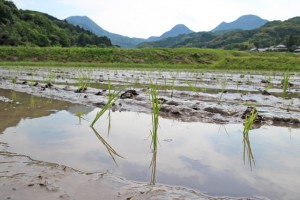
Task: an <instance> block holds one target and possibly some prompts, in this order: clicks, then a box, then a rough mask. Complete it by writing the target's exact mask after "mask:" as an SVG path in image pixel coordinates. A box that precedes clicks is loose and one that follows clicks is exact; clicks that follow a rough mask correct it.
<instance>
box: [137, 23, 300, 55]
mask: <svg viewBox="0 0 300 200" xmlns="http://www.w3.org/2000/svg"><path fill="white" fill-rule="evenodd" d="M278 44H285V45H286V46H287V47H288V48H289V49H290V50H294V49H295V48H296V47H298V46H300V17H295V18H292V19H289V20H286V21H283V22H281V21H274V22H268V23H267V24H265V25H264V26H262V27H260V28H258V29H255V30H236V31H232V32H229V33H224V34H220V33H219V34H218V33H211V32H198V33H191V34H188V35H179V36H177V37H173V38H166V39H163V40H159V41H155V42H147V43H142V44H140V45H139V47H142V48H144V47H172V48H174V47H201V48H223V49H238V50H248V49H250V48H252V47H257V48H266V47H270V46H275V45H278Z"/></svg>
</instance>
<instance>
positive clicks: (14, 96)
mask: <svg viewBox="0 0 300 200" xmlns="http://www.w3.org/2000/svg"><path fill="white" fill-rule="evenodd" d="M11 99H12V100H13V102H16V101H17V93H16V91H14V90H12V91H11Z"/></svg>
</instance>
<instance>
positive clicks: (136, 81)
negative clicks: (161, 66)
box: [134, 76, 140, 88]
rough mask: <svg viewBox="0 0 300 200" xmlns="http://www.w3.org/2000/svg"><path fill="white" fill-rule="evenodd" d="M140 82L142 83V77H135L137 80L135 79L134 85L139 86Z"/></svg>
mask: <svg viewBox="0 0 300 200" xmlns="http://www.w3.org/2000/svg"><path fill="white" fill-rule="evenodd" d="M139 84H140V77H139V76H137V77H136V79H135V81H134V87H135V88H138V86H139Z"/></svg>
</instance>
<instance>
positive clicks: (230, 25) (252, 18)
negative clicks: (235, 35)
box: [211, 14, 268, 32]
mask: <svg viewBox="0 0 300 200" xmlns="http://www.w3.org/2000/svg"><path fill="white" fill-rule="evenodd" d="M267 22H268V20H265V19H262V18H261V17H259V16H257V15H252V14H249V15H242V16H240V17H239V18H238V19H236V20H234V21H232V22H221V23H220V24H219V25H218V26H217V27H216V28H214V29H213V30H211V32H224V31H225V32H226V31H227V32H229V31H234V30H253V29H257V28H259V27H261V26H263V25H265V24H266V23H267Z"/></svg>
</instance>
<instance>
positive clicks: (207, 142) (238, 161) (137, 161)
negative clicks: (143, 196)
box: [0, 90, 300, 199]
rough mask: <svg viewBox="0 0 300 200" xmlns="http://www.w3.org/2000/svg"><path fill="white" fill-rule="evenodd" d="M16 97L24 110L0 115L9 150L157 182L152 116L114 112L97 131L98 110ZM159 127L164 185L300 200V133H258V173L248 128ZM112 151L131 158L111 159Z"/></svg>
mask: <svg viewBox="0 0 300 200" xmlns="http://www.w3.org/2000/svg"><path fill="white" fill-rule="evenodd" d="M0 91H1V96H5V97H7V98H10V95H11V93H10V92H8V91H5V90H0ZM17 97H19V98H20V104H14V103H4V102H0V107H1V110H3V109H4V110H5V111H6V112H5V114H3V112H1V115H0V117H1V119H0V121H1V133H3V134H1V135H0V142H4V143H8V144H9V147H8V150H9V151H11V152H16V153H19V154H23V155H28V156H30V157H31V158H33V159H36V160H42V161H46V162H54V163H59V164H62V165H66V166H70V167H73V168H75V169H78V170H80V171H84V172H105V171H109V172H110V173H112V174H115V175H120V176H122V177H126V178H128V179H131V180H136V181H145V182H150V178H151V167H150V163H151V160H152V159H153V154H152V152H151V148H150V145H151V137H150V129H151V115H147V114H137V113H134V112H111V113H110V118H109V115H108V113H107V114H106V115H105V116H102V117H101V118H100V120H99V121H98V122H97V123H96V126H95V131H94V130H93V129H91V128H90V127H89V124H90V122H91V121H92V119H93V117H94V116H95V114H96V112H97V111H98V109H91V108H87V107H83V106H78V105H74V104H70V103H64V102H61V101H54V100H51V101H50V102H51V103H49V101H48V100H47V99H40V98H36V107H35V108H31V107H30V102H29V101H28V99H30V96H29V95H22V94H21V93H18V94H17ZM22 98H23V99H24V100H22ZM26 99H27V100H26ZM39 102H40V103H41V102H44V104H40V103H39ZM14 110H20V113H18V112H13V111H14ZM21 111H22V112H21ZM79 111H85V112H87V115H85V116H83V118H84V119H79V118H78V117H76V116H75V113H76V112H79ZM16 113H18V115H16ZM33 113H36V114H35V115H33ZM7 119H11V120H12V121H10V123H2V122H3V121H5V120H7ZM159 123H160V127H159V133H158V134H159V146H158V152H157V154H156V181H157V183H163V184H170V185H179V186H184V187H189V188H193V189H196V190H199V191H202V192H206V194H208V195H212V196H233V197H257V196H260V197H267V198H269V199H298V197H299V196H300V192H299V186H300V181H299V180H300V167H299V166H300V157H299V155H300V129H297V128H287V127H275V126H262V127H260V128H259V129H254V130H251V131H250V138H249V140H250V144H251V146H250V147H251V150H252V153H253V156H254V161H253V160H252V162H255V164H253V165H252V167H251V166H250V164H249V161H250V160H249V158H248V157H247V156H246V157H245V159H243V153H244V145H243V135H242V129H243V127H242V125H241V124H228V125H223V126H220V125H215V124H205V123H191V122H189V123H187V122H179V121H172V120H168V119H163V118H161V119H160V122H159ZM105 144H106V145H105ZM107 144H109V145H110V146H111V147H112V148H113V149H114V150H115V151H116V152H117V153H118V154H119V155H121V156H122V157H124V158H121V157H118V156H114V157H113V158H112V157H111V156H110V154H109V151H108V147H107ZM246 150H247V149H246ZM248 150H249V149H248ZM114 160H115V161H114Z"/></svg>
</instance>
